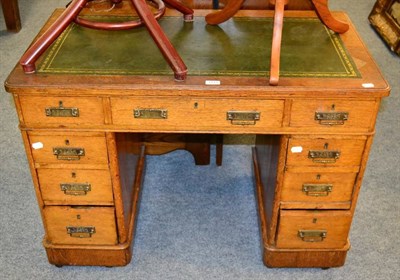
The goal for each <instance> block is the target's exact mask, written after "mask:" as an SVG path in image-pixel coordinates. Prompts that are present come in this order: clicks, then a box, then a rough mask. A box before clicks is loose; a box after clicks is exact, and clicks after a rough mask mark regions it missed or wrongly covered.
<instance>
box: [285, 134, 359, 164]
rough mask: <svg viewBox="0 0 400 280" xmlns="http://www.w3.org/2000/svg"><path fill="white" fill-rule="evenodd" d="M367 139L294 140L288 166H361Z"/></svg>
mask: <svg viewBox="0 0 400 280" xmlns="http://www.w3.org/2000/svg"><path fill="white" fill-rule="evenodd" d="M365 141H366V140H365V139H364V138H358V139H321V138H297V137H296V138H292V139H290V140H289V147H288V155H287V162H286V165H288V166H291V165H298V166H299V165H301V166H359V165H360V163H361V157H362V154H363V151H364V146H365Z"/></svg>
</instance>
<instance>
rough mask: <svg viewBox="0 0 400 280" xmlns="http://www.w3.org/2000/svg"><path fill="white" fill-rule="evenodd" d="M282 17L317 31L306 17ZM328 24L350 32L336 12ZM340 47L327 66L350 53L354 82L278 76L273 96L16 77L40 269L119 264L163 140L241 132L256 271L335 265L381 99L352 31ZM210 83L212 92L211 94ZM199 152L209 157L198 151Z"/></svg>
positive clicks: (257, 91)
mask: <svg viewBox="0 0 400 280" xmlns="http://www.w3.org/2000/svg"><path fill="white" fill-rule="evenodd" d="M209 12H210V11H196V14H197V15H199V16H205V15H206V14H208V13H209ZM61 13H62V10H57V11H56V12H55V13H54V14H53V16H52V17H51V19H50V23H49V24H51V23H52V22H54V21H55V20H56V19H57V18H58V17H59V16H60V14H61ZM167 13H168V14H167V15H171V16H175V17H178V16H179V13H178V12H176V11H173V10H168V11H167ZM272 16H273V13H272V12H269V13H268V12H267V13H266V12H265V11H261V12H260V11H250V10H249V11H240V12H239V13H238V14H237V15H236V17H238V18H239V17H244V20H243V21H244V22H250V21H249V20H248V19H249V18H252V17H257V18H258V19H260V18H262V17H272ZM286 16H287V17H288V18H290V17H294V18H295V19H296V20H300V21H301V20H304V19H307V20H308V19H309V18H310V17H311V18H314V20H312V21H313V22H317V23H318V20H316V15H315V13H314V12H311V11H301V12H300V11H288V12H286ZM335 17H337V18H338V19H340V20H344V21H347V22H349V19H348V17H347V16H346V15H345V14H343V13H339V12H338V13H335ZM203 20H204V19H201V22H203ZM49 24H47V26H46V27H48V26H49ZM236 24H237V22H236ZM232 26H233V27H231V28H235V25H232ZM252 26H253V25H252ZM46 27H45V28H46ZM319 27H321V26H319ZM319 27H318V29H321V28H322V31H323V32H325V29H324V28H323V27H321V28H319ZM200 30H202V32H209V31H205V28H203V27H202V28H200ZM192 31H193V30H192V29H191V30H190V32H192ZM327 33H329V32H325V33H324V34H327ZM196 34H197V33H196ZM329 34H331V33H329ZM196 36H200V35H198V34H197V35H196ZM202 38H206V36H205V33H203V36H202ZM213 38H214V37H213ZM313 38H315V37H313ZM92 39H93V38H92ZM253 39H254V38H253ZM336 40H338V39H337V38H336ZM341 40H342V41H343V44H344V46H345V47H346V50H344V49H342V51H338V50H337V49H335V50H336V51H334V54H335V55H333V59H334V60H335V61H337V62H338V64H339V65H342V63H343V60H342V59H341V57H339V56H336V54H344V53H348V54H349V55H348V56H347V59H348V60H354V63H355V64H354V68H356V71H357V72H359V75H353V76H347V75H346V74H344V76H328V77H326V76H325V77H324V76H323V75H316V76H312V75H311V76H304V77H299V76H292V77H281V80H280V86H278V87H273V86H270V85H269V83H268V81H267V80H266V79H265V77H264V76H263V75H259V76H246V75H239V76H230V75H228V74H225V75H220V76H217V77H215V76H211V75H210V76H206V75H199V76H195V75H188V77H187V79H186V81H185V82H184V83H177V82H175V81H173V80H172V79H171V78H170V77H169V76H162V75H158V74H157V75H139V74H132V75H122V74H119V75H118V74H107V75H106V76H103V75H91V74H90V73H86V74H71V73H61V74H58V73H52V74H40V73H37V74H33V75H26V74H25V73H24V71H23V70H22V68H21V67H20V66H18V67H16V68H14V70H13V71H12V72H11V74H10V76H9V77H8V79H7V81H6V82H5V86H6V90H7V91H8V92H10V93H12V94H13V97H14V101H15V105H16V110H17V113H18V117H19V121H20V129H21V133H22V137H23V141H24V145H25V149H26V154H27V157H28V160H29V166H30V170H31V173H32V179H33V183H34V186H35V191H36V195H37V200H38V204H39V207H40V211H41V214H42V218H43V224H44V228H45V237H44V240H43V244H44V247H45V249H46V252H47V255H48V259H49V262H50V263H52V264H55V265H58V266H61V265H103V266H122V265H126V264H128V263H129V262H130V260H131V256H132V246H133V239H134V234H135V230H134V229H135V219H136V215H137V211H138V205H139V204H138V201H139V198H140V189H141V184H142V179H143V173H144V169H145V164H144V162H145V159H146V156H147V155H148V154H152V152H154V153H161V151H162V150H163V149H162V147H161V148H160V147H159V146H160V145H162V142H163V141H164V140H163V138H164V137H168V134H174V135H175V134H177V133H178V134H181V133H183V134H184V133H193V134H217V135H221V134H234V133H236V134H256V145H255V148H254V150H253V163H254V174H255V181H256V190H257V202H258V214H259V219H260V226H261V230H260V231H261V236H262V247H263V260H264V263H265V264H266V265H267V266H269V267H336V266H341V265H343V264H344V262H345V259H346V255H347V251H348V250H349V248H350V242H349V240H348V234H349V230H350V225H351V221H352V217H353V214H354V211H355V209H356V204H357V199H358V194H359V191H360V187H361V182H362V178H363V175H364V172H365V169H366V164H367V160H368V155H369V151H370V148H371V144H372V140H373V137H374V133H375V122H376V117H377V114H378V111H379V105H380V102H381V99H382V98H383V97H385V96H388V95H389V90H390V89H389V86H388V84H387V83H386V81H385V80H384V78H383V77H382V75H381V73H380V71H379V69H378V67H377V66H376V64H375V62H374V61H373V59H372V58H371V56H370V54H369V53H368V51H367V50H366V48H365V45H364V44H363V42H362V41H361V39H360V37H359V36H358V34H357V32H356V31H355V29H354V26H352V25H351V24H350V29H349V31H348V32H346V34H345V35H344V36H341ZM325 41H328V42H331V40H329V39H328V40H325ZM332 41H333V40H332ZM209 43H210V45H211V44H215V42H209ZM245 44H246V43H245ZM310 44H314V46H315V44H316V45H317V46H319V45H321V44H320V43H319V42H310ZM128 45H130V44H129V43H128ZM183 46H184V47H187V48H189V49H190V48H191V47H192V46H190V45H183ZM308 46H310V45H308ZM335 46H336V45H335ZM213 51H215V49H213ZM294 53H295V54H296V52H294ZM206 55H207V53H206V54H205V55H204V56H206ZM227 55H228V54H227ZM325 55H326V54H325ZM204 56H202V57H204ZM330 58H332V57H330ZM98 59H100V58H98ZM68 61H70V60H68ZM320 61H321V62H322V63H326V61H325V60H324V59H321V60H320ZM211 62H212V61H210V62H209V63H211ZM253 63H255V62H253ZM77 64H80V61H77ZM302 65H303V64H300V66H299V67H303V66H302ZM324 65H325V64H324ZM228 70H229V69H228ZM321 71H322V70H321ZM296 73H297V72H296ZM317 74H323V73H321V72H318V73H317ZM215 79H218V82H219V83H218V84H215V83H212V84H211V85H209V84H207V81H215ZM142 113H143V115H142ZM149 133H150V134H149ZM151 133H156V134H159V133H162V134H159V135H164V136H161V138H160V137H158V136H157V137H156V138H155V139H154V138H152V135H154V134H151ZM185 141H186V140H182V141H181V144H182V142H185ZM157 142H160V144H159V145H158V144H157ZM200 142H203V144H204V142H207V140H206V141H204V139H203V140H201V139H200ZM218 142H219V143H220V140H219V141H218ZM181 144H177V145H176V148H182V147H184V146H183V144H182V145H181ZM199 147H200V149H202V148H201V147H203V148H204V151H205V153H207V152H208V146H207V145H202V144H201V143H200V146H199ZM189 149H190V148H189ZM205 158H206V157H205ZM249 187H252V186H249ZM143 202H144V201H143ZM144 203H145V202H144ZM154 234H156V233H154ZM238 254H240V252H238Z"/></svg>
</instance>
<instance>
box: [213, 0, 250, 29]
mask: <svg viewBox="0 0 400 280" xmlns="http://www.w3.org/2000/svg"><path fill="white" fill-rule="evenodd" d="M244 1H245V0H229V2H228V3H226V6H225V7H224V8H223V9H222V10H220V11H218V12H214V13H211V14H208V15H207V16H206V22H207V23H208V24H210V25H217V24H220V23H223V22H224V21H227V20H228V19H230V18H231V17H233V16H234V15H235V14H236V12H237V11H238V10H239V9H240V8H241V7H242V5H243V3H244Z"/></svg>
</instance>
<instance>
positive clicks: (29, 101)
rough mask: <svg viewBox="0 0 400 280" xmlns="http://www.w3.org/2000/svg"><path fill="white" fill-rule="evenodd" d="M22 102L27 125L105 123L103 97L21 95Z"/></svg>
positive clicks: (61, 125) (65, 125)
mask: <svg viewBox="0 0 400 280" xmlns="http://www.w3.org/2000/svg"><path fill="white" fill-rule="evenodd" d="M20 104H21V109H22V114H23V117H24V121H25V125H27V126H33V127H46V126H47V125H50V126H54V125H59V126H60V127H70V126H78V125H79V126H85V125H90V126H93V125H102V124H104V112H103V102H102V99H101V98H96V97H79V98H75V97H42V96H20Z"/></svg>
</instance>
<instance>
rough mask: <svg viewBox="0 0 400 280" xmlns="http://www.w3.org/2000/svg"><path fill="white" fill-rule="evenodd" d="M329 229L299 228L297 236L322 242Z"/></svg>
mask: <svg viewBox="0 0 400 280" xmlns="http://www.w3.org/2000/svg"><path fill="white" fill-rule="evenodd" d="M326 235H327V231H326V230H324V229H322V230H302V229H301V230H299V231H298V233H297V236H298V237H300V238H301V240H303V241H304V242H322V241H324V239H325V238H326Z"/></svg>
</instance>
